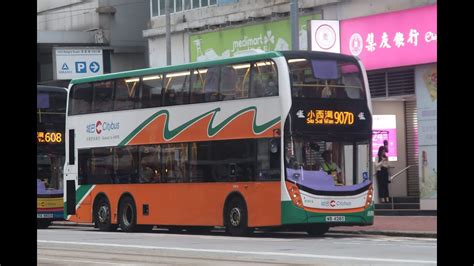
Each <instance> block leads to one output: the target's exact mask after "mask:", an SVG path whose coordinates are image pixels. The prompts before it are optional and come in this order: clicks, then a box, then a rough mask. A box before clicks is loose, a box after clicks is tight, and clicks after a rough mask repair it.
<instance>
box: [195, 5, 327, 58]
mask: <svg viewBox="0 0 474 266" xmlns="http://www.w3.org/2000/svg"><path fill="white" fill-rule="evenodd" d="M312 19H321V14H314V15H308V16H301V17H300V18H299V25H300V30H299V43H300V49H301V50H307V47H308V41H307V38H308V37H307V29H306V22H307V21H308V20H312ZM189 47H190V48H189V49H190V53H189V54H190V57H191V58H190V62H195V61H206V60H213V59H221V58H227V57H231V56H234V54H235V53H237V52H239V51H245V50H249V49H262V50H264V51H272V50H276V51H282V50H291V23H290V19H289V18H287V19H284V20H278V21H272V22H267V23H262V24H257V25H251V26H244V27H240V28H233V29H228V30H221V31H216V32H209V33H202V34H195V35H191V36H190V37H189Z"/></svg>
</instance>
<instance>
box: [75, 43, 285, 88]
mask: <svg viewBox="0 0 474 266" xmlns="http://www.w3.org/2000/svg"><path fill="white" fill-rule="evenodd" d="M280 56H282V54H281V53H279V52H276V51H271V52H266V53H261V54H256V55H249V56H240V57H230V58H224V59H219V60H212V61H206V62H197V63H188V64H181V65H174V66H166V67H154V68H143V69H137V70H132V71H123V72H117V73H111V74H104V75H98V76H93V77H86V78H78V79H73V80H71V82H70V83H71V84H81V83H87V82H95V81H103V80H111V79H118V78H132V77H138V76H146V75H152V74H163V73H168V72H175V71H184V70H190V69H193V68H205V67H211V66H216V65H229V64H234V63H243V62H248V61H254V60H263V59H271V58H275V57H280Z"/></svg>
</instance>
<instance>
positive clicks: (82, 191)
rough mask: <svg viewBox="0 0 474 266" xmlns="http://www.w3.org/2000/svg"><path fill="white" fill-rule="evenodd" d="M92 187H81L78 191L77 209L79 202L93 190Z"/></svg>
mask: <svg viewBox="0 0 474 266" xmlns="http://www.w3.org/2000/svg"><path fill="white" fill-rule="evenodd" d="M91 188H92V185H80V186H79V187H78V188H77V190H76V207H77V204H79V202H81V200H82V199H83V198H84V197H85V196H86V195H87V193H88V192H89V191H90V190H91Z"/></svg>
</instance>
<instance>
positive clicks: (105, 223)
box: [94, 197, 117, 231]
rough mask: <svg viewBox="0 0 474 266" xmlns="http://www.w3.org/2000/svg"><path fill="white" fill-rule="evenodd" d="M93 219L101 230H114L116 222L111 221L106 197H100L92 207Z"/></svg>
mask: <svg viewBox="0 0 474 266" xmlns="http://www.w3.org/2000/svg"><path fill="white" fill-rule="evenodd" d="M94 210H95V211H94V221H95V224H96V225H97V227H98V228H99V230H101V231H114V230H116V229H117V225H116V224H112V222H111V210H110V204H109V201H108V200H107V198H106V197H100V198H99V200H98V201H97V203H96V206H95V208H94Z"/></svg>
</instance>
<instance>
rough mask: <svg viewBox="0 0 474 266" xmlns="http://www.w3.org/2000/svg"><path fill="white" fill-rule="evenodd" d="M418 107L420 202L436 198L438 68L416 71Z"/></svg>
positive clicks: (430, 66)
mask: <svg viewBox="0 0 474 266" xmlns="http://www.w3.org/2000/svg"><path fill="white" fill-rule="evenodd" d="M415 87H416V91H415V93H416V102H417V103H416V104H417V111H418V113H417V116H418V144H419V161H418V163H419V166H420V167H419V171H420V172H419V174H420V198H421V199H422V200H425V199H426V200H432V199H436V198H437V178H438V174H437V172H438V171H437V157H438V156H437V145H438V143H437V131H438V130H437V117H438V116H437V102H438V71H437V65H436V64H432V65H424V66H418V67H416V68H415Z"/></svg>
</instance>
